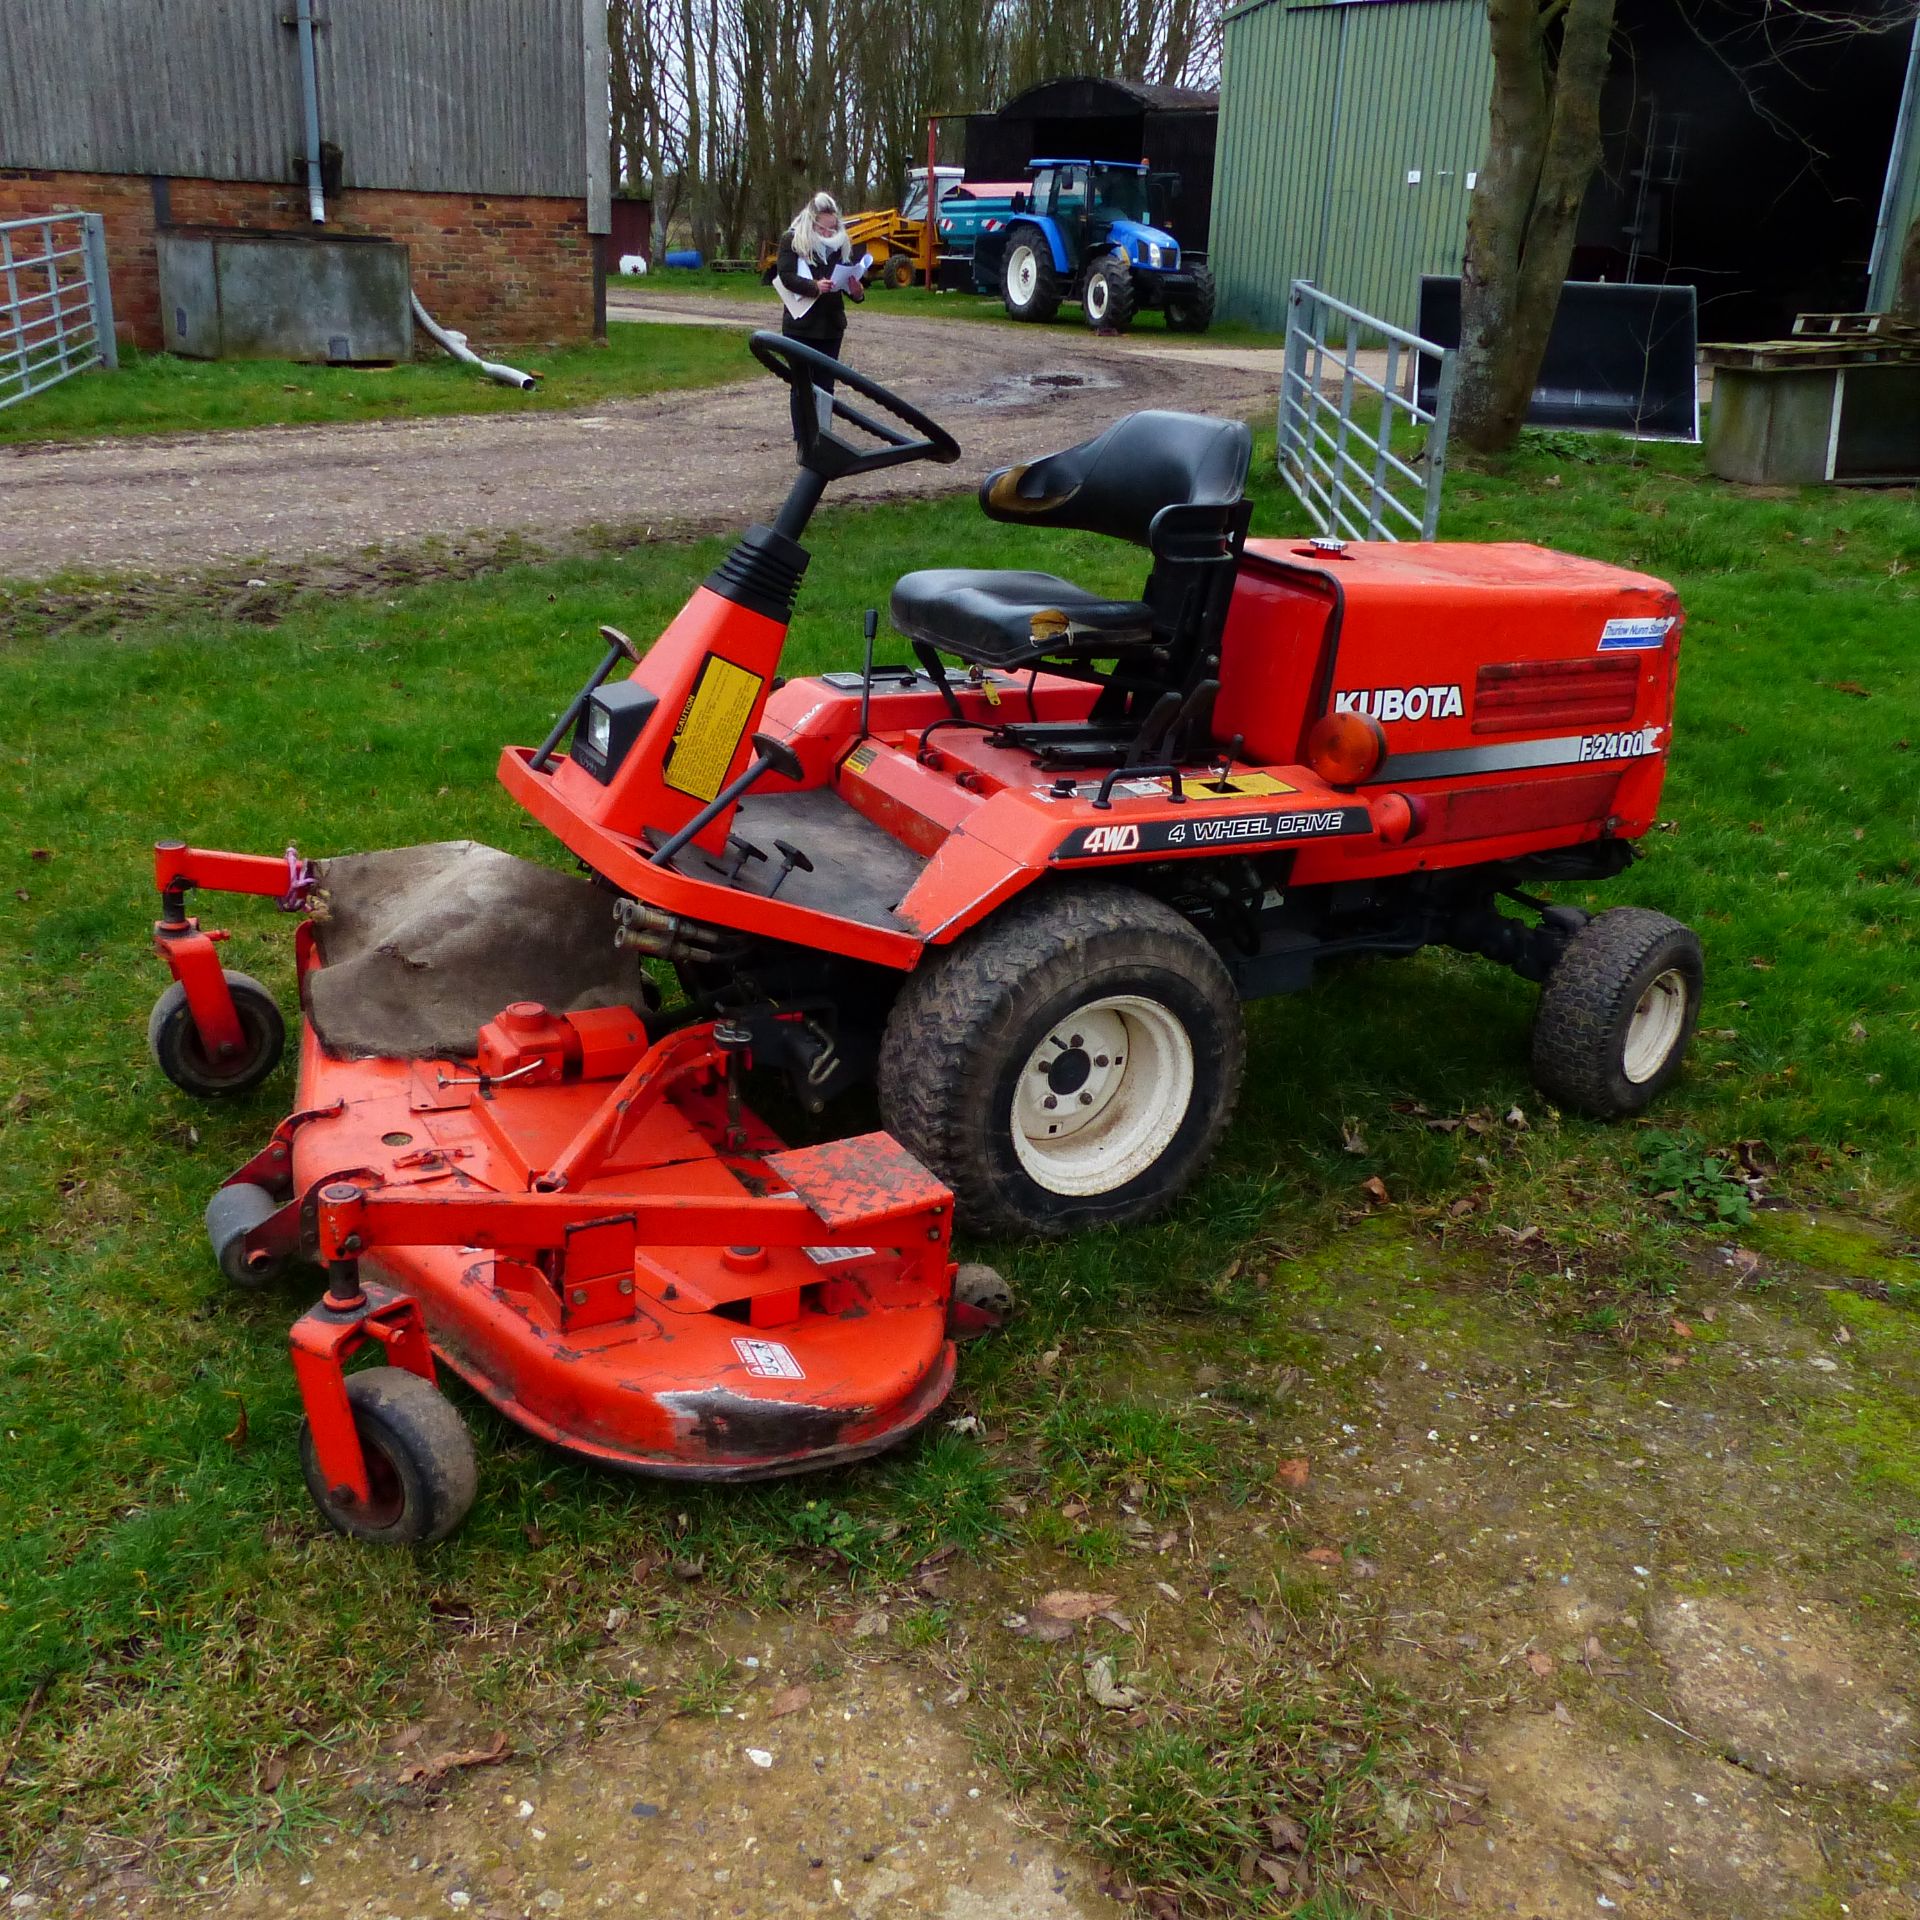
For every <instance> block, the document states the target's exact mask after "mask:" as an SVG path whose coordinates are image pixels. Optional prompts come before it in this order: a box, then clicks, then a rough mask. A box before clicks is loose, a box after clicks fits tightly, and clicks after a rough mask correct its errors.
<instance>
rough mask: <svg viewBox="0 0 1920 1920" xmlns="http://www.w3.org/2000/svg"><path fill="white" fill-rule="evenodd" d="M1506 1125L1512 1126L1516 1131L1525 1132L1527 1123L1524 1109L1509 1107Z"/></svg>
mask: <svg viewBox="0 0 1920 1920" xmlns="http://www.w3.org/2000/svg"><path fill="white" fill-rule="evenodd" d="M1507 1125H1508V1126H1510V1127H1511V1128H1513V1130H1514V1131H1515V1132H1516V1133H1525V1132H1526V1131H1527V1125H1528V1122H1527V1116H1526V1113H1525V1111H1524V1110H1523V1109H1522V1108H1520V1107H1509V1108H1508V1109H1507Z"/></svg>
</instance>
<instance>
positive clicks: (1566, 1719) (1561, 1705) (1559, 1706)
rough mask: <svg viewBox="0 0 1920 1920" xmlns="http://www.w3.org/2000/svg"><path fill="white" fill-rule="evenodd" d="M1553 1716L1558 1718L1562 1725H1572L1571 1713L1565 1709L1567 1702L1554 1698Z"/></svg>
mask: <svg viewBox="0 0 1920 1920" xmlns="http://www.w3.org/2000/svg"><path fill="white" fill-rule="evenodd" d="M1553 1717H1554V1718H1555V1719H1556V1720H1558V1721H1559V1722H1560V1724H1561V1725H1562V1726H1563V1727H1570V1726H1572V1725H1573V1715H1572V1714H1570V1713H1569V1712H1568V1711H1567V1703H1566V1702H1565V1701H1564V1700H1556V1701H1555V1702H1554V1703H1553Z"/></svg>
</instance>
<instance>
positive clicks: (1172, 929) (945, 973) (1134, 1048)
mask: <svg viewBox="0 0 1920 1920" xmlns="http://www.w3.org/2000/svg"><path fill="white" fill-rule="evenodd" d="M1244 1053H1245V1040H1244V1036H1243V1032H1242V1027H1241V1018H1240V1001H1239V996H1238V994H1237V993H1236V992H1235V990H1234V985H1233V981H1232V979H1231V977H1230V976H1229V975H1228V973H1227V970H1226V968H1225V966H1224V965H1222V963H1221V960H1220V956H1219V955H1218V954H1217V953H1215V952H1214V950H1213V948H1212V947H1211V946H1209V945H1208V943H1207V941H1206V940H1205V939H1204V938H1203V937H1202V936H1201V935H1200V934H1199V933H1198V932H1196V931H1195V929H1194V927H1193V926H1192V924H1191V923H1190V922H1188V921H1187V920H1185V919H1183V918H1182V917H1181V916H1180V915H1179V914H1177V913H1175V912H1174V911H1173V909H1172V908H1170V907H1168V906H1165V905H1163V904H1162V903H1161V902H1160V901H1158V900H1155V899H1153V898H1151V897H1150V896H1148V895H1146V894H1143V893H1136V892H1135V891H1134V890H1133V889H1132V888H1130V887H1122V886H1115V885H1110V884H1106V883H1093V884H1089V885H1085V886H1079V887H1075V888H1073V889H1072V890H1071V891H1068V890H1065V889H1062V890H1059V891H1047V892H1045V893H1041V894H1037V895H1032V896H1029V897H1028V898H1026V899H1024V900H1020V901H1017V902H1015V903H1014V904H1013V905H1012V906H1010V907H1008V908H1006V909H1005V910H1004V911H1003V912H1002V913H1001V914H1000V915H999V916H998V917H997V918H996V919H994V920H993V921H991V922H990V923H988V924H987V925H986V926H984V927H981V928H979V929H976V930H975V931H974V932H973V933H971V934H969V935H967V936H966V937H965V938H964V939H962V940H960V941H958V942H957V943H956V944H955V945H954V946H953V947H952V948H950V949H948V950H947V951H945V952H943V953H940V954H937V955H936V956H934V957H932V958H931V959H929V960H928V961H926V962H924V963H923V964H922V966H921V968H920V970H919V971H918V972H917V973H916V974H914V976H913V977H912V978H911V979H910V980H909V981H908V982H907V984H906V986H905V988H904V989H903V990H902V992H901V994H900V997H899V999H898V1000H897V1001H896V1002H895V1004H894V1009H893V1014H892V1016H891V1018H890V1019H889V1021H888V1023H887V1032H886V1038H885V1040H884V1042H883V1043H882V1046H881V1051H880V1107H881V1112H882V1114H883V1116H884V1117H885V1120H886V1123H887V1126H888V1127H889V1128H890V1129H891V1131H892V1132H893V1133H894V1135H895V1136H896V1137H897V1138H898V1139H899V1140H900V1141H901V1142H902V1143H903V1144H904V1145H905V1146H906V1147H907V1148H908V1149H909V1150H910V1151H912V1152H913V1153H916V1154H918V1155H919V1156H920V1158H921V1159H922V1160H924V1161H925V1162H926V1163H927V1165H928V1166H929V1167H931V1168H932V1169H933V1171H934V1172H935V1173H937V1174H938V1175H939V1176H940V1177H941V1179H943V1180H944V1181H946V1183H947V1184H948V1185H949V1186H950V1187H951V1188H952V1189H953V1192H954V1199H955V1205H956V1210H957V1213H958V1216H959V1218H960V1219H961V1220H962V1221H963V1222H964V1223H965V1224H966V1225H967V1226H968V1227H969V1228H971V1229H972V1230H973V1231H975V1232H978V1233H990V1234H1004V1235H1020V1234H1040V1235H1047V1236H1053V1235H1059V1234H1064V1233H1069V1232H1072V1231H1074V1230H1075V1229H1078V1228H1081V1227H1090V1226H1100V1225H1123V1224H1126V1223H1128V1222H1130V1221H1135V1220H1141V1219H1144V1218H1146V1217H1147V1216H1148V1215H1149V1214H1153V1213H1157V1212H1159V1211H1160V1209H1161V1208H1163V1207H1165V1206H1166V1205H1168V1204H1169V1203H1170V1202H1171V1201H1172V1200H1173V1199H1174V1198H1175V1197H1176V1196H1177V1195H1178V1194H1179V1193H1180V1192H1181V1191H1182V1189H1183V1188H1185V1187H1186V1186H1187V1184H1188V1183H1189V1182H1190V1181H1191V1180H1192V1179H1193V1177H1194V1176H1195V1174H1196V1173H1198V1172H1199V1170H1200V1168H1201V1166H1202V1165H1203V1164H1204V1163H1205V1161H1206V1159H1207V1157H1208V1155H1209V1154H1211V1153H1212V1151H1213V1148H1214V1146H1215V1144H1216V1143H1217V1142H1218V1140H1219V1138H1220V1135H1221V1132H1222V1130H1223V1129H1224V1128H1225V1126H1226V1124H1227V1120H1228V1118H1229V1116H1230V1115H1231V1113H1232V1111H1233V1104H1234V1100H1235V1097H1236V1096H1237V1094H1238V1092H1239V1088H1240V1069H1241V1063H1242V1059H1243V1056H1244Z"/></svg>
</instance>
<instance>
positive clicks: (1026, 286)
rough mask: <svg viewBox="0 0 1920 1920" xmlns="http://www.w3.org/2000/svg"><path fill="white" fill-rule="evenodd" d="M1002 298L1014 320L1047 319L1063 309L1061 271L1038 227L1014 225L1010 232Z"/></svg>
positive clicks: (1002, 275) (1001, 278) (1001, 275)
mask: <svg viewBox="0 0 1920 1920" xmlns="http://www.w3.org/2000/svg"><path fill="white" fill-rule="evenodd" d="M1000 298H1001V301H1002V302H1003V304H1004V305H1005V307H1006V309H1007V312H1008V313H1009V314H1010V315H1011V316H1012V317H1013V318H1014V319H1015V320H1039V321H1046V320H1051V319H1052V318H1053V316H1054V315H1055V314H1056V313H1058V312H1059V311H1060V274H1059V271H1058V269H1056V268H1055V266H1054V264H1053V249H1052V248H1051V247H1049V246H1048V245H1047V236H1046V235H1045V234H1044V233H1042V232H1041V231H1040V229H1039V228H1038V227H1032V226H1024V227H1015V228H1014V230H1013V231H1012V232H1011V233H1010V234H1008V235H1007V252H1006V257H1005V259H1004V260H1003V261H1002V263H1001V267H1000Z"/></svg>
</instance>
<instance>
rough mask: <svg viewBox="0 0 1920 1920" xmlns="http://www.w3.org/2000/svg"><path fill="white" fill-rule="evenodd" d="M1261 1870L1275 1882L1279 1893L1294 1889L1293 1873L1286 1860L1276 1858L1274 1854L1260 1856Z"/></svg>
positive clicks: (1275, 1887) (1275, 1888)
mask: <svg viewBox="0 0 1920 1920" xmlns="http://www.w3.org/2000/svg"><path fill="white" fill-rule="evenodd" d="M1260 1871H1261V1872H1262V1873H1264V1874H1265V1875H1266V1876H1267V1878H1268V1879H1269V1880H1271V1881H1272V1882H1273V1885H1274V1890H1275V1891H1276V1892H1277V1893H1290V1892H1291V1891H1292V1890H1293V1874H1292V1873H1291V1871H1289V1869H1288V1867H1287V1863H1286V1862H1285V1861H1284V1860H1276V1859H1275V1858H1274V1857H1273V1855H1272V1854H1270V1853H1263V1854H1262V1855H1261V1856H1260Z"/></svg>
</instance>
